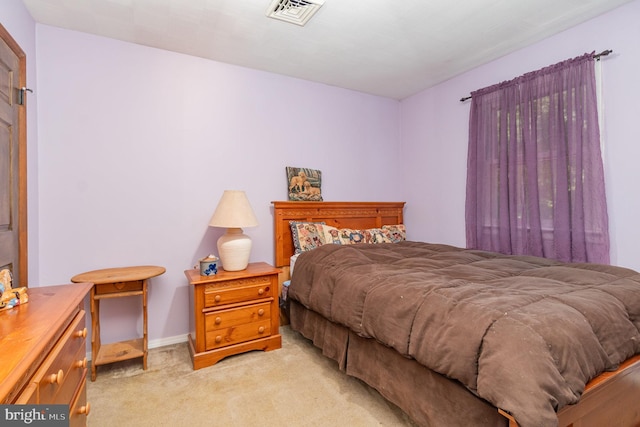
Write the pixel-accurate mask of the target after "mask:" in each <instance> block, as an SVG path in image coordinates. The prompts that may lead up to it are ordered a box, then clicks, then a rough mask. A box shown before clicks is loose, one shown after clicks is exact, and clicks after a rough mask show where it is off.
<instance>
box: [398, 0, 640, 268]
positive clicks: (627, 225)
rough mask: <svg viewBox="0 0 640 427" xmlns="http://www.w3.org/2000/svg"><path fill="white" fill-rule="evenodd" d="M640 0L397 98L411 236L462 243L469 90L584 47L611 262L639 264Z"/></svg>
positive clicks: (403, 179) (420, 238)
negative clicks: (594, 68)
mask: <svg viewBox="0 0 640 427" xmlns="http://www.w3.org/2000/svg"><path fill="white" fill-rule="evenodd" d="M639 18H640V1H638V0H636V1H634V2H632V3H629V4H627V5H625V6H622V7H620V8H618V9H615V10H614V11H612V12H610V13H607V14H605V15H601V16H600V17H598V18H595V19H593V20H591V21H589V22H587V23H584V24H582V25H579V26H577V27H574V28H572V29H570V30H568V31H565V32H563V33H561V34H559V35H556V36H554V37H551V38H549V39H547V40H545V41H542V42H540V43H538V44H536V45H534V46H531V47H528V48H525V49H522V50H519V51H517V52H515V53H513V54H510V55H508V56H505V57H503V58H501V59H499V60H496V61H493V62H491V63H489V64H486V65H484V66H482V67H479V68H477V69H474V70H472V71H470V72H468V73H465V74H463V75H460V76H458V77H456V78H453V79H451V80H449V81H447V82H445V83H443V84H441V85H439V86H436V87H434V88H431V89H429V90H426V91H424V92H422V93H420V94H417V95H415V96H413V97H411V98H407V99H405V100H403V101H402V125H401V129H402V148H401V151H402V163H403V165H404V166H405V167H403V169H402V171H403V176H402V181H403V182H404V187H405V188H412V189H413V191H409V192H407V193H406V195H405V199H406V201H407V210H406V222H407V224H408V226H409V230H410V234H411V236H410V237H411V238H412V239H415V240H426V241H437V242H443V243H449V244H454V245H461V246H464V244H465V234H464V199H465V180H466V153H467V140H468V134H467V132H468V120H469V103H468V102H467V103H461V102H460V101H459V99H460V98H461V97H463V96H467V95H468V94H469V92H470V91H473V90H475V89H479V88H482V87H485V86H489V85H491V84H494V83H498V82H501V81H504V80H509V79H511V78H513V77H516V76H518V75H520V74H523V73H525V72H527V71H532V70H535V69H538V68H541V67H544V66H546V65H550V64H553V63H556V62H559V61H562V60H564V59H567V58H571V57H575V56H578V55H581V54H583V53H585V52H591V51H594V50H595V51H596V52H600V51H602V50H605V49H613V51H614V53H613V54H611V55H609V56H608V57H606V58H605V59H603V60H602V61H601V63H600V65H601V67H602V83H603V92H602V93H603V98H602V99H603V107H604V109H603V113H604V122H603V128H602V135H603V137H604V143H605V151H604V157H605V168H606V177H605V179H606V186H607V198H608V208H609V221H610V231H611V260H612V263H614V264H618V265H623V266H627V267H631V268H635V269H640V258H638V256H637V245H638V242H639V241H640V229H639V228H638V227H637V218H640V194H639V192H638V189H637V184H636V183H638V182H640V168H639V167H638V159H640V128H639V127H638V125H637V123H638V107H637V105H638V102H639V100H638V97H639V95H640V83H638V70H639V69H640V45H639V44H638V40H640V26H638V24H637V22H638V19H639Z"/></svg>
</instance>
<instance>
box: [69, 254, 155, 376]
mask: <svg viewBox="0 0 640 427" xmlns="http://www.w3.org/2000/svg"><path fill="white" fill-rule="evenodd" d="M165 271H166V270H165V268H164V267H157V266H153V265H145V266H136V267H122V268H106V269H103V270H94V271H88V272H86V273H82V274H78V275H76V276H73V277H72V278H71V281H72V282H74V283H81V282H82V283H93V285H94V286H93V287H92V288H91V299H90V302H91V381H95V380H96V369H97V367H98V366H99V365H106V364H108V363H113V362H119V361H122V360H129V359H135V358H137V357H142V368H143V369H145V370H146V369H147V353H148V344H147V342H148V341H147V282H148V280H149V279H150V278H152V277H156V276H159V275H161V274H163V273H164V272H165ZM134 295H142V319H143V320H142V338H136V339H132V340H128V341H120V342H115V343H110V344H102V342H101V340H100V300H102V299H106V298H121V297H129V296H134Z"/></svg>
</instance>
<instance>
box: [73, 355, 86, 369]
mask: <svg viewBox="0 0 640 427" xmlns="http://www.w3.org/2000/svg"><path fill="white" fill-rule="evenodd" d="M75 367H76V368H86V367H87V358H86V357H85V358H84V359H82V360H77V361H76V363H75Z"/></svg>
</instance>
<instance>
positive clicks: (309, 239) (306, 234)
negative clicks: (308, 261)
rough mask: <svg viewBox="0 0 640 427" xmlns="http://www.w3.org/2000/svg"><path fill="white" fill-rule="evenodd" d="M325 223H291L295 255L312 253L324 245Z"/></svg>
mask: <svg viewBox="0 0 640 427" xmlns="http://www.w3.org/2000/svg"><path fill="white" fill-rule="evenodd" d="M323 225H324V223H323V222H297V221H289V226H290V227H291V237H292V238H293V247H294V248H295V253H300V252H304V251H310V250H312V249H315V248H317V247H319V246H322V245H323V244H324V233H323V230H322V227H323Z"/></svg>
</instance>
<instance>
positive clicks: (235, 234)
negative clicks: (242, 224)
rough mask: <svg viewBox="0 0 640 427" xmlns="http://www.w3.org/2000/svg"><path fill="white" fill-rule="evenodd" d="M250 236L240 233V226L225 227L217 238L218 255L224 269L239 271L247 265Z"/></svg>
mask: <svg viewBox="0 0 640 427" xmlns="http://www.w3.org/2000/svg"><path fill="white" fill-rule="evenodd" d="M250 254H251V238H250V237H249V236H247V235H246V234H243V233H242V228H227V232H226V233H225V234H223V235H222V236H220V238H219V239H218V256H219V257H220V261H221V262H222V268H223V269H225V270H226V271H240V270H244V269H245V268H247V265H249V255H250Z"/></svg>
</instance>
